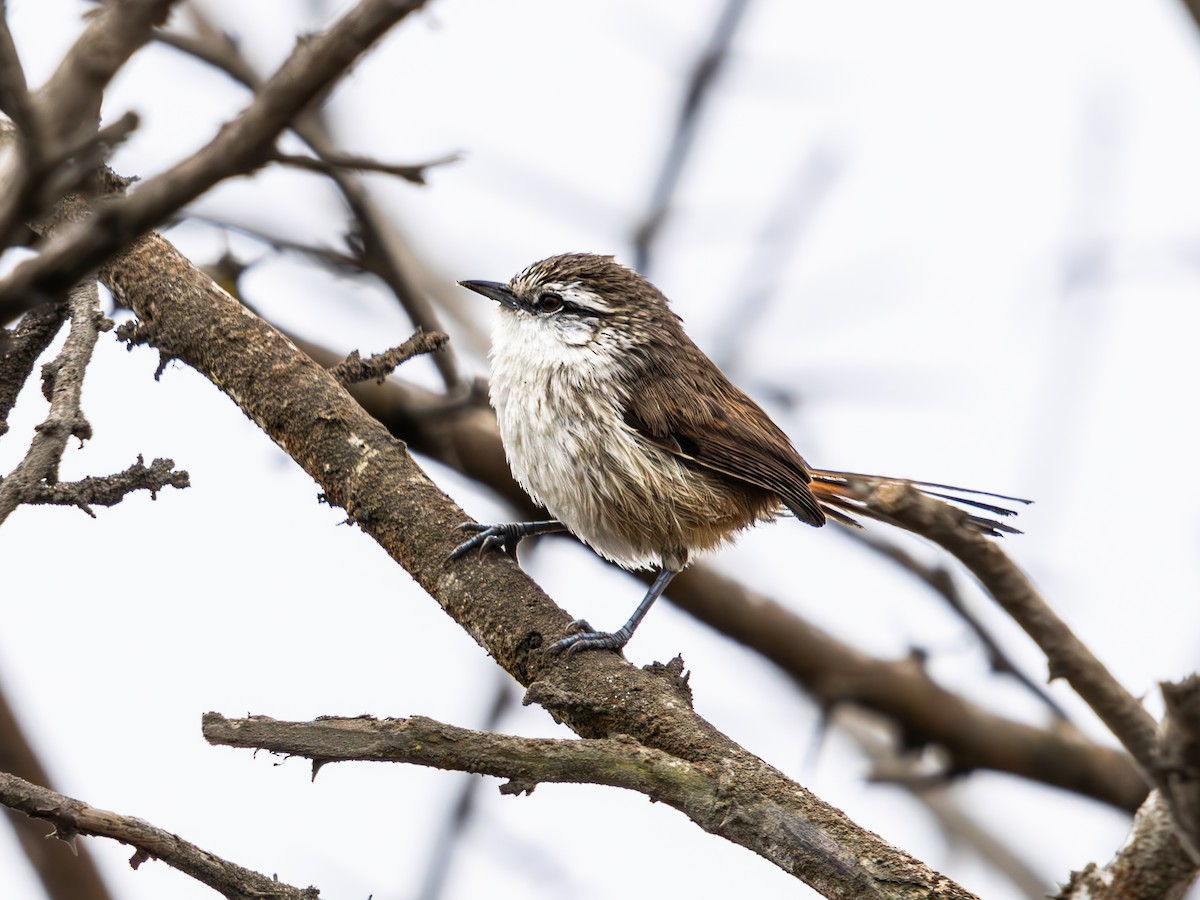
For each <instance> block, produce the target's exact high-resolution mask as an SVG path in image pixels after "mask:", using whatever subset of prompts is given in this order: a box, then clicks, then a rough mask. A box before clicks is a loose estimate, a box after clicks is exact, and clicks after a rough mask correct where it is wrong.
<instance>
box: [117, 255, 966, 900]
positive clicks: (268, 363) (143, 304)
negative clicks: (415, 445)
mask: <svg viewBox="0 0 1200 900" xmlns="http://www.w3.org/2000/svg"><path fill="white" fill-rule="evenodd" d="M101 278H102V280H103V281H104V282H105V284H107V285H108V286H109V287H110V289H112V290H113V291H114V293H115V294H116V295H117V296H118V298H119V299H120V300H121V301H122V302H123V303H124V304H125V305H127V306H129V307H131V308H132V309H133V310H134V311H135V312H136V313H137V315H138V316H139V318H140V320H141V321H140V324H139V325H138V326H137V327H136V328H132V329H128V330H127V331H126V334H127V335H128V336H130V337H134V338H137V339H141V340H146V341H148V342H151V343H153V344H154V345H155V346H156V347H158V348H159V349H160V350H161V351H163V352H166V353H168V354H170V355H172V356H174V357H177V358H179V359H181V360H183V361H184V362H185V363H187V364H188V365H191V366H192V367H194V368H195V369H197V370H198V371H199V372H201V373H202V374H204V375H205V376H207V377H208V378H209V379H210V380H211V381H212V382H213V383H214V384H216V385H217V386H218V387H219V388H220V389H221V390H223V391H224V392H225V393H227V394H228V395H229V396H230V397H231V398H232V399H234V400H235V402H237V404H238V405H239V406H240V407H241V409H242V410H243V411H244V412H245V413H246V414H247V415H249V416H250V418H251V419H253V420H254V421H255V422H256V423H258V425H259V426H260V427H261V428H263V430H264V431H266V432H267V434H268V435H269V436H270V437H271V438H273V439H274V440H275V441H276V442H277V443H278V444H279V445H280V446H281V447H283V448H284V450H285V451H287V452H288V454H289V455H291V456H292V458H293V459H295V460H296V461H297V462H298V463H299V464H300V465H301V466H303V467H304V469H305V470H306V471H307V472H308V473H309V474H310V475H311V476H312V477H313V478H314V479H315V480H316V481H317V482H318V483H319V484H320V485H321V487H322V489H323V491H324V495H325V497H326V498H327V499H328V501H329V502H330V503H331V504H333V505H336V506H341V507H343V508H345V509H346V510H347V512H348V513H349V515H350V517H351V518H352V519H353V520H354V521H355V522H357V523H358V525H359V526H360V527H361V528H362V529H363V530H364V531H365V532H366V533H368V534H369V535H371V536H372V537H373V538H375V539H376V540H377V541H378V542H379V543H380V544H381V545H382V546H383V547H384V548H385V549H386V550H387V551H388V553H390V554H391V555H392V556H393V558H395V559H396V560H397V562H399V563H401V564H402V565H403V566H404V568H405V569H407V570H408V572H409V573H410V574H411V575H412V576H413V578H414V579H416V581H417V582H418V583H419V584H420V585H421V586H422V587H423V588H425V589H426V590H427V591H428V592H429V593H430V594H431V595H432V596H433V597H434V598H435V599H436V600H437V601H438V602H439V603H440V604H441V606H442V607H443V609H445V610H446V612H447V613H449V614H450V615H451V616H453V617H454V619H455V620H456V621H457V622H458V623H459V624H460V625H461V626H462V627H463V628H464V629H466V631H467V632H468V633H469V634H470V635H471V636H472V637H473V638H474V639H475V640H476V641H477V642H479V643H480V644H481V645H482V646H484V647H485V648H486V649H487V650H488V652H489V653H491V655H492V656H493V657H494V658H495V659H496V661H497V662H498V663H500V664H501V665H502V666H503V667H504V668H505V669H506V670H507V671H508V672H509V673H510V674H511V675H512V676H513V677H514V678H516V679H518V680H519V681H520V682H522V683H523V684H526V685H531V688H530V691H529V692H528V694H527V698H528V699H530V700H531V701H533V702H539V703H541V704H542V705H543V706H545V707H547V708H548V709H550V710H551V712H552V713H553V714H555V715H556V717H558V718H559V719H560V720H562V721H564V722H566V723H567V724H568V725H570V727H571V728H573V729H574V730H575V731H576V732H577V733H578V734H580V735H581V736H582V737H589V738H598V737H608V736H610V735H613V734H627V735H630V736H631V737H632V738H634V739H635V740H637V741H639V742H640V743H642V744H644V745H645V746H646V747H648V748H652V749H654V750H659V751H661V752H663V753H665V754H668V755H670V756H673V757H677V758H678V759H680V760H682V761H684V762H686V763H689V764H691V765H693V766H697V767H700V768H702V769H704V770H705V771H707V772H708V773H709V774H710V776H715V777H720V778H721V779H722V783H723V784H724V785H725V786H726V792H725V794H724V795H723V801H724V802H723V804H722V806H721V807H720V809H719V810H717V811H714V812H716V813H718V814H715V815H713V816H711V817H708V818H706V819H705V820H704V821H703V822H701V823H700V824H702V825H703V826H704V827H707V828H709V829H710V830H712V831H713V832H714V833H716V834H720V835H722V836H724V837H726V838H727V839H729V840H731V841H733V842H735V843H739V844H742V845H743V846H746V847H748V848H749V849H751V850H753V851H755V852H756V853H759V854H760V855H762V856H764V857H765V858H766V859H768V860H770V861H771V862H773V863H775V864H776V865H778V866H780V867H781V868H783V869H784V870H785V871H787V872H789V873H791V874H793V875H795V876H796V877H798V878H801V879H802V880H804V881H805V882H807V883H808V884H810V885H812V886H813V887H814V888H815V889H816V890H818V891H820V892H821V893H823V894H825V895H826V896H828V897H833V898H851V897H853V898H872V897H901V896H904V897H909V896H912V895H913V893H914V892H915V891H920V892H921V893H922V896H926V897H930V898H941V897H967V896H970V895H969V894H968V893H967V892H966V891H964V890H963V889H962V888H961V887H959V886H958V885H956V884H954V883H953V882H951V881H950V880H949V879H946V878H945V877H944V876H941V875H939V874H937V873H935V872H933V871H931V870H930V869H929V868H928V867H926V866H925V865H924V864H923V863H921V862H919V861H918V860H915V859H913V858H912V857H910V856H908V855H907V854H904V853H902V852H901V851H898V850H896V849H895V848H893V847H890V846H889V845H888V844H886V843H885V842H884V841H882V840H880V839H879V838H878V837H877V836H875V835H873V834H871V833H870V832H867V831H864V830H862V829H860V828H859V827H858V826H856V825H855V824H854V823H853V822H851V821H850V820H849V819H847V818H846V817H845V816H844V815H843V814H842V813H841V812H839V811H838V810H836V809H834V808H833V807H831V806H829V805H828V804H826V803H824V802H823V801H822V800H820V799H819V798H817V797H815V796H814V795H812V794H811V793H809V792H808V791H806V790H805V789H804V788H803V787H801V786H800V785H798V784H796V783H795V782H793V781H791V780H789V779H788V778H786V777H785V776H783V775H782V773H780V772H778V771H777V770H775V769H773V768H772V767H770V766H768V765H766V764H765V763H764V762H762V761H761V760H759V759H758V758H756V757H754V756H753V755H752V754H750V753H748V752H747V751H746V750H744V749H743V748H741V747H739V746H738V745H737V744H735V743H734V742H733V741H731V740H729V738H727V737H726V736H725V735H723V734H721V733H720V732H719V731H717V730H716V729H714V728H713V727H712V726H711V725H710V724H708V723H707V722H705V721H704V720H703V719H701V718H699V717H698V716H696V715H695V713H694V712H693V711H692V709H691V706H690V703H689V702H688V697H687V695H686V693H684V692H683V691H681V689H680V686H679V684H678V678H677V677H675V676H674V675H673V674H672V673H671V672H669V671H668V672H666V673H665V674H655V673H652V672H645V671H641V670H638V669H635V668H633V667H632V666H630V665H629V664H628V663H627V662H625V661H624V660H623V659H621V658H620V657H618V656H617V655H615V654H606V653H592V654H584V655H582V656H581V657H577V658H574V659H569V660H568V659H562V658H559V657H554V658H546V657H544V656H543V655H542V654H541V653H538V652H537V648H538V647H540V646H543V644H544V643H546V639H550V640H553V639H556V638H558V637H560V636H561V635H563V634H565V633H566V631H567V626H568V623H569V620H570V616H569V615H568V614H567V613H566V612H564V611H563V610H561V609H559V608H558V607H557V606H555V605H554V603H553V602H552V601H551V600H550V599H549V598H548V597H546V595H545V594H544V593H542V592H541V591H540V590H539V589H538V588H537V587H536V585H534V584H533V583H532V582H531V581H530V580H529V579H528V578H527V577H526V576H525V575H524V574H523V573H522V572H521V571H520V569H519V568H518V567H517V566H516V564H515V563H514V562H513V561H512V560H509V559H505V558H500V555H496V556H489V557H484V558H483V559H482V560H479V559H473V560H467V561H463V562H451V561H449V559H448V556H449V553H450V551H451V550H452V549H453V547H454V546H455V545H456V543H457V540H458V534H457V532H456V531H455V528H454V526H455V525H457V524H458V523H459V522H461V521H463V520H464V519H465V518H466V516H465V514H464V513H463V512H462V510H460V509H459V508H458V507H457V506H456V505H454V503H452V502H451V501H450V500H449V498H447V497H446V496H445V494H443V493H442V492H441V491H440V490H439V489H438V488H437V487H436V486H435V485H434V484H433V483H432V482H431V481H429V479H428V478H427V477H426V476H425V475H424V473H423V472H421V470H420V469H419V468H418V467H417V466H416V465H415V463H414V462H413V461H412V459H411V458H410V457H409V456H408V454H407V452H406V451H405V449H404V447H403V445H402V444H400V442H398V441H396V440H395V439H394V438H392V437H391V435H389V434H388V433H387V431H386V430H385V429H384V428H383V426H382V425H380V424H379V423H378V422H377V421H375V420H374V419H372V418H371V417H370V416H369V415H368V414H367V413H366V411H365V410H363V409H362V407H361V406H359V405H358V404H357V403H355V402H354V401H353V400H352V399H351V398H350V397H349V396H348V395H347V394H346V393H345V391H344V390H343V389H342V388H341V387H340V386H339V385H338V384H337V383H336V381H334V379H333V378H332V376H330V375H329V373H328V372H326V371H325V370H323V369H322V368H321V367H320V366H318V365H317V364H316V363H314V362H313V361H312V360H310V359H309V358H308V357H306V356H304V355H303V354H299V353H297V352H296V350H295V347H294V345H292V344H291V343H290V342H289V341H288V340H287V339H285V338H284V337H283V336H282V335H280V334H279V333H278V332H276V331H275V330H274V329H272V328H271V327H270V326H268V325H267V324H266V323H264V322H262V321H261V320H260V319H258V318H257V317H255V316H253V315H250V314H249V313H248V312H247V311H246V310H245V308H244V307H242V306H241V305H240V304H238V303H237V302H236V301H234V300H233V299H232V298H231V297H229V296H228V295H227V294H225V293H224V292H223V291H221V290H220V289H219V288H218V287H217V286H216V285H214V284H213V283H212V281H211V279H209V278H207V277H205V276H204V275H203V274H201V273H200V272H199V271H198V270H196V269H195V268H194V267H192V266H191V264H190V263H188V262H187V260H185V259H184V258H183V257H182V256H180V255H179V254H178V252H177V251H176V250H175V249H174V248H173V247H172V246H171V245H170V244H169V243H168V242H166V241H165V240H163V239H162V238H161V237H159V236H158V235H153V234H152V235H147V236H145V237H143V238H142V239H140V240H138V241H137V242H136V243H135V244H134V246H133V247H132V248H130V250H129V251H128V252H127V253H124V254H122V255H120V256H118V257H117V258H115V259H114V260H112V261H111V262H109V263H107V264H106V265H105V266H104V267H103V268H102V270H101ZM535 678H536V679H538V680H537V681H536V683H534V679H535Z"/></svg>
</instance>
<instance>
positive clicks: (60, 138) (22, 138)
mask: <svg viewBox="0 0 1200 900" xmlns="http://www.w3.org/2000/svg"><path fill="white" fill-rule="evenodd" d="M175 2H177V0H126V2H123V3H107V4H104V5H103V6H102V7H100V8H99V9H98V10H96V12H95V15H93V16H92V17H91V20H90V21H89V23H88V26H87V28H85V29H84V31H83V33H82V34H81V35H80V36H79V38H78V40H76V41H75V44H74V45H73V46H72V47H71V49H70V50H68V51H67V54H66V55H65V56H64V57H63V59H62V62H61V63H59V66H58V69H57V70H55V72H54V74H53V75H52V76H51V77H50V79H49V80H48V81H47V82H46V83H45V84H44V85H43V86H42V88H41V89H40V90H38V92H37V93H36V94H35V95H34V96H33V97H31V98H30V97H28V96H27V95H26V94H25V92H24V90H23V85H24V76H23V75H20V76H18V72H17V71H16V68H19V62H17V61H16V54H15V50H14V51H13V53H12V54H11V57H10V58H9V59H8V60H7V64H6V65H5V69H6V73H5V81H6V84H5V89H6V92H7V93H8V94H10V95H11V97H10V99H11V101H12V102H13V103H15V104H17V106H15V107H14V108H15V109H16V110H17V116H14V117H13V118H14V122H15V123H16V126H17V128H16V130H17V132H18V134H17V141H16V152H15V153H11V154H9V156H8V158H7V159H5V160H4V164H3V167H2V168H0V186H2V187H3V190H0V241H2V242H3V246H7V245H8V242H9V240H10V238H11V235H12V234H13V232H14V230H15V229H16V228H17V226H18V225H19V224H20V223H21V222H24V221H27V220H29V219H30V218H36V217H40V216H41V213H42V210H43V209H45V208H48V207H49V206H50V204H52V203H53V202H54V201H55V200H56V199H58V196H60V195H61V193H62V192H63V191H66V190H70V189H71V188H72V187H73V186H75V185H78V184H79V182H80V179H81V177H82V175H86V174H87V173H88V172H90V171H91V165H94V163H95V161H96V159H97V155H98V154H97V152H96V151H97V149H99V148H103V147H106V146H112V145H114V144H115V143H118V142H119V139H123V138H124V136H125V135H126V134H128V132H129V131H130V130H132V128H133V127H135V126H136V122H137V119H136V117H134V116H132V114H127V115H126V117H124V118H122V120H121V122H120V123H119V124H116V123H114V125H112V126H109V127H107V128H106V129H105V134H104V136H103V137H102V138H99V137H98V136H97V134H96V129H97V125H98V124H99V121H100V101H101V98H102V96H103V92H104V88H105V87H106V86H107V85H108V83H109V82H110V81H111V80H112V78H113V76H114V75H116V73H117V71H118V70H119V69H120V68H121V66H123V65H124V64H125V62H126V61H127V60H128V59H129V57H130V56H132V55H133V53H134V52H135V51H137V49H138V48H139V47H141V46H142V45H144V44H145V43H146V42H147V41H148V40H150V37H151V34H152V29H153V28H154V26H156V25H159V24H161V23H162V22H163V21H164V20H165V19H166V16H167V13H168V11H169V10H170V8H171V6H172V5H173V4H174V3H175ZM3 44H4V40H3V37H0V45H3ZM6 56H8V54H7V53H5V52H4V51H3V48H2V46H0V62H4V61H5V60H4V57H6ZM68 160H69V161H70V165H69V167H68V168H69V171H67V172H59V171H57V169H58V168H59V167H61V166H63V164H64V163H65V162H66V161H68ZM79 173H82V175H81V174H79ZM48 181H49V182H51V183H50V184H48V183H47V182H48ZM56 190H57V191H58V192H59V193H58V194H55V193H54V192H55V191H56ZM98 262H99V260H97V261H96V263H93V264H92V265H89V266H84V267H83V268H81V269H79V270H77V271H76V272H75V273H74V274H73V275H72V277H70V278H66V279H64V280H63V281H61V282H60V283H59V284H58V285H57V287H56V288H55V289H53V290H51V291H47V292H46V293H45V294H44V295H41V296H39V297H37V298H34V299H32V300H27V302H26V303H25V304H23V305H22V306H18V305H16V304H11V308H9V309H5V306H6V304H5V303H4V302H3V301H0V322H10V321H12V320H13V319H14V318H16V316H17V314H18V313H19V312H20V311H21V309H29V308H31V307H32V306H36V305H37V304H38V303H40V302H42V300H44V299H47V298H53V297H54V296H55V295H57V294H59V293H61V292H62V291H65V290H66V289H67V288H68V287H69V286H70V285H71V284H74V283H75V282H76V281H78V280H79V279H80V278H82V277H83V275H84V273H85V272H86V271H87V270H88V269H92V268H95V266H96V264H98Z"/></svg>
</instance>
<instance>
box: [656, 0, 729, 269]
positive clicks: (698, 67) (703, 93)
mask: <svg viewBox="0 0 1200 900" xmlns="http://www.w3.org/2000/svg"><path fill="white" fill-rule="evenodd" d="M749 5H750V0H726V2H725V6H724V8H723V9H722V10H721V16H720V18H718V19H717V24H716V27H715V28H714V29H713V33H712V36H711V37H710V38H709V39H708V43H707V44H706V45H705V47H704V50H703V51H702V52H701V54H700V56H699V58H698V59H697V60H696V62H695V65H694V66H693V68H692V73H691V77H690V78H689V79H688V84H687V87H686V89H685V92H684V96H683V104H682V106H681V107H680V110H679V121H678V122H677V123H676V125H675V134H674V135H673V136H672V138H671V145H670V147H668V148H667V154H666V156H665V157H664V158H663V161H662V165H661V166H660V168H659V172H658V181H657V182H656V183H655V185H654V193H653V194H652V195H651V198H650V207H649V209H647V210H646V214H645V215H644V216H643V217H642V221H641V222H640V223H639V224H638V225H637V227H636V228H635V230H634V234H633V247H634V251H633V252H634V257H633V259H634V268H635V269H637V270H638V271H639V272H645V271H647V269H648V268H649V265H650V253H651V250H652V249H653V245H654V241H655V240H656V239H657V238H658V234H659V232H660V231H661V230H662V226H663V223H664V222H665V221H666V218H667V212H668V211H669V209H670V206H671V198H672V197H673V196H674V194H675V187H676V185H678V184H679V176H680V175H681V174H683V168H684V164H685V163H686V162H687V157H688V154H689V153H690V152H691V149H692V145H693V143H694V142H695V139H696V131H697V129H698V127H699V118H700V112H701V110H702V109H703V108H704V102H705V101H706V100H707V99H708V95H709V91H710V90H711V89H712V86H713V85H714V84H715V83H716V80H717V76H718V74H719V73H720V71H721V67H722V65H723V64H724V62H725V59H726V57H727V56H728V54H729V47H730V45H731V44H732V43H733V37H734V35H735V34H736V33H737V27H738V25H739V24H740V23H741V20H742V16H743V14H744V13H745V12H746V8H747V7H748V6H749Z"/></svg>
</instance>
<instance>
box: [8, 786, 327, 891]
mask: <svg viewBox="0 0 1200 900" xmlns="http://www.w3.org/2000/svg"><path fill="white" fill-rule="evenodd" d="M0 804H3V805H4V806H7V807H8V808H9V809H15V810H17V811H18V812H22V813H24V814H25V815H27V816H29V817H31V818H34V819H44V820H45V821H47V822H49V823H50V824H51V825H53V826H54V831H53V832H52V833H51V836H52V837H56V838H59V839H60V840H62V841H65V842H66V843H68V844H70V845H72V846H74V843H75V839H76V836H77V835H81V834H82V835H92V836H95V837H106V838H111V839H113V840H115V841H120V842H121V843H122V844H129V845H130V846H131V847H133V848H134V854H133V856H132V857H131V858H130V860H129V865H130V866H132V867H133V868H135V869H136V868H137V867H138V866H140V865H141V864H142V863H144V862H147V861H148V860H152V859H157V860H161V861H162V862H165V863H166V864H167V865H168V866H170V867H171V868H173V869H178V870H179V871H180V872H183V873H185V874H187V875H190V876H191V877H192V878H195V879H196V880H197V881H199V882H201V883H202V884H206V885H208V886H209V887H211V888H212V889H213V890H215V891H217V892H218V893H219V894H221V895H222V896H223V897H228V898H229V900H317V898H318V896H319V891H318V890H317V889H316V888H313V887H309V888H297V887H292V886H291V885H289V884H284V883H283V882H281V881H276V880H275V879H273V878H268V877H267V876H265V875H260V874H259V873H258V872H254V871H251V870H250V869H246V868H243V867H242V866H239V865H237V864H236V863H231V862H229V861H228V860H224V859H222V858H221V857H219V856H216V855H215V854H213V853H209V852H208V851H207V850H204V849H202V848H200V847H197V846H196V845H195V844H193V843H191V842H189V841H185V840H184V839H183V838H181V837H179V835H177V834H172V833H171V832H169V831H164V830H163V829H162V828H158V827H157V826H155V825H151V824H150V823H149V822H147V821H145V820H144V819H137V818H134V817H133V816H125V815H121V814H120V813H115V812H109V811H108V810H106V809H97V808H96V807H94V806H88V805H87V804H86V803H83V802H82V801H79V800H73V799H72V798H70V797H67V796H64V795H63V794H59V793H56V792H54V791H52V790H49V789H48V788H44V787H39V786H38V785H36V784H32V783H31V782H28V781H25V780H24V779H23V778H18V777H16V776H15V775H9V774H8V773H7V772H0Z"/></svg>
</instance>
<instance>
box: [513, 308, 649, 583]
mask: <svg viewBox="0 0 1200 900" xmlns="http://www.w3.org/2000/svg"><path fill="white" fill-rule="evenodd" d="M602 346H603V345H602V344H601V342H597V341H589V342H585V343H580V344H571V343H568V342H566V341H564V340H563V339H562V335H561V333H555V331H554V330H553V329H552V327H550V326H549V323H547V322H546V321H544V320H538V319H535V318H534V317H532V316H529V315H527V314H524V313H511V312H508V311H502V312H501V316H500V323H499V326H498V327H497V329H496V331H495V333H494V334H493V337H492V354H491V356H492V380H491V401H492V406H493V407H495V409H496V416H497V419H498V421H499V424H500V434H501V437H502V438H503V441H504V450H505V453H506V454H507V456H508V462H509V466H510V467H511V468H512V473H513V476H514V477H515V478H516V479H517V481H518V482H519V483H520V485H521V487H523V488H524V489H525V491H526V492H528V493H529V495H530V496H531V497H533V499H534V500H535V501H537V502H538V503H540V504H541V505H543V506H545V507H546V509H547V510H549V511H550V514H551V515H553V516H554V517H555V518H556V519H558V520H559V521H560V522H562V523H563V524H564V525H566V526H567V528H569V529H570V530H571V532H572V533H573V534H575V535H576V536H577V537H578V538H580V540H582V541H584V542H585V543H587V544H588V545H589V546H590V547H591V548H592V549H594V550H595V551H596V552H597V553H599V554H600V555H601V556H603V557H605V558H606V559H610V560H612V561H613V562H615V563H617V564H618V565H621V566H624V567H625V568H630V569H633V568H647V567H650V566H656V565H660V564H661V562H662V559H661V557H662V548H661V547H658V546H654V545H653V544H654V543H655V542H654V541H653V540H651V539H650V538H649V537H646V536H643V537H641V538H638V537H636V536H632V535H630V534H628V533H627V532H628V529H627V528H626V527H622V522H621V516H620V513H619V510H618V509H617V508H616V506H615V503H614V498H615V497H622V496H627V495H628V485H629V484H630V483H631V479H637V480H644V477H645V473H646V471H647V470H648V468H649V467H650V466H651V465H652V464H657V465H658V466H659V467H660V468H661V466H662V461H661V460H659V459H656V457H661V456H662V454H660V453H659V451H657V450H655V449H654V448H651V447H648V446H646V445H645V444H644V443H643V442H642V441H641V439H640V438H639V437H638V436H637V435H636V433H635V432H634V431H633V430H632V429H631V428H629V427H628V426H627V425H626V424H625V423H624V421H623V420H622V407H623V405H624V404H623V402H622V401H623V393H622V392H623V391H624V390H625V388H624V387H623V386H622V385H621V384H620V383H619V381H618V380H617V378H616V377H615V373H614V363H613V359H612V357H611V356H610V355H608V354H606V353H604V352H603V350H602Z"/></svg>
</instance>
